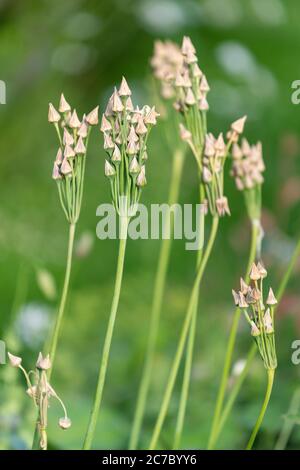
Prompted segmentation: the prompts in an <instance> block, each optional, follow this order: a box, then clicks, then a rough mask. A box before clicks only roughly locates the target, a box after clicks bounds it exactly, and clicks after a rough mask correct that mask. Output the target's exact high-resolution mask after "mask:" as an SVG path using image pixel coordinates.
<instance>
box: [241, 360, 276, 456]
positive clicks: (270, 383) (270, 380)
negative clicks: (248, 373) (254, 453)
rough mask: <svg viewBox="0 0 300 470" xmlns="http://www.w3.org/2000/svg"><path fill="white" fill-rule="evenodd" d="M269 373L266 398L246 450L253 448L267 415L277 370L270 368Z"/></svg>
mask: <svg viewBox="0 0 300 470" xmlns="http://www.w3.org/2000/svg"><path fill="white" fill-rule="evenodd" d="M267 373H268V384H267V390H266V394H265V399H264V402H263V405H262V407H261V410H260V413H259V416H258V418H257V421H256V423H255V426H254V429H253V431H252V434H251V437H250V439H249V442H248V444H247V447H246V450H251V449H252V446H253V444H254V441H255V438H256V436H257V433H258V431H259V428H260V426H261V423H262V421H263V419H264V416H265V413H266V411H267V407H268V403H269V400H270V397H271V393H272V388H273V382H274V374H275V370H274V369H268V370H267Z"/></svg>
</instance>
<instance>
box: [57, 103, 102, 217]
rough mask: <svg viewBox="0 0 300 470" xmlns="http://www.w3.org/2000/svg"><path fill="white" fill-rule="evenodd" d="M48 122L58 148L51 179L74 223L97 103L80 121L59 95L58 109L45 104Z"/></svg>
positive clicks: (81, 191)
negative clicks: (56, 139) (57, 142)
mask: <svg viewBox="0 0 300 470" xmlns="http://www.w3.org/2000/svg"><path fill="white" fill-rule="evenodd" d="M48 121H49V122H50V123H52V124H53V125H54V127H55V129H56V132H57V135H58V139H59V148H58V151H57V154H56V158H55V161H54V165H53V173H52V178H53V179H54V180H55V181H56V182H57V186H58V192H59V197H60V202H61V205H62V208H63V211H64V213H65V215H66V218H67V220H68V221H69V222H70V223H73V224H75V223H76V222H77V220H78V218H79V214H80V208H81V202H82V194H83V182H84V172H85V160H86V153H87V147H88V140H89V135H90V130H91V127H92V126H95V125H97V124H98V106H97V107H96V108H95V109H93V110H92V111H91V112H90V113H89V114H88V115H87V116H86V115H84V116H83V117H82V119H81V120H80V119H79V118H78V115H77V112H76V109H73V110H72V109H71V106H70V104H69V103H68V102H67V101H66V99H65V97H64V95H63V94H62V95H61V98H60V103H59V107H58V111H57V110H56V109H55V108H54V106H53V104H51V103H50V104H49V111H48Z"/></svg>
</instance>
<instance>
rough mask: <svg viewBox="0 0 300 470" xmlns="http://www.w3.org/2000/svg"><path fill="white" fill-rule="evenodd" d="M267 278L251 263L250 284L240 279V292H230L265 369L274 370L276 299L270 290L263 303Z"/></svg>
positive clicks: (260, 265)
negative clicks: (244, 319) (243, 316)
mask: <svg viewBox="0 0 300 470" xmlns="http://www.w3.org/2000/svg"><path fill="white" fill-rule="evenodd" d="M266 277H267V271H266V269H265V268H264V266H263V265H262V264H261V263H260V262H258V263H257V264H255V263H253V264H252V267H251V271H250V274H249V278H250V284H249V285H248V284H247V283H246V282H245V281H244V280H243V279H242V278H241V279H240V290H239V291H238V292H236V291H235V290H232V295H233V298H234V303H235V305H236V306H237V307H239V308H241V309H242V310H243V312H244V315H245V318H246V320H247V322H248V323H249V325H250V327H251V335H252V337H253V338H254V340H255V342H256V343H257V346H258V350H259V353H260V355H261V358H262V360H263V362H264V366H265V368H266V369H276V367H277V357H276V348H275V336H274V309H275V306H276V304H277V299H276V297H275V295H274V293H273V290H272V288H270V289H269V292H268V296H267V299H266V300H265V301H264V293H263V281H264V279H265V278H266Z"/></svg>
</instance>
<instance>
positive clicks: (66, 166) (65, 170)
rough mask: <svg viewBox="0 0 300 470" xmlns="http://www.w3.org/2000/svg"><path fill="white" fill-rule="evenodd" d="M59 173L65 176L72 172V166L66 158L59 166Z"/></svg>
mask: <svg viewBox="0 0 300 470" xmlns="http://www.w3.org/2000/svg"><path fill="white" fill-rule="evenodd" d="M60 172H61V174H63V175H65V176H67V175H70V174H71V173H72V167H71V165H70V163H69V162H68V160H67V159H66V158H64V159H63V162H62V164H61V167H60Z"/></svg>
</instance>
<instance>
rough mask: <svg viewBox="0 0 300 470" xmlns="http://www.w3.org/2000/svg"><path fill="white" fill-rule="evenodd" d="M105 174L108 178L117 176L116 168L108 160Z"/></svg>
mask: <svg viewBox="0 0 300 470" xmlns="http://www.w3.org/2000/svg"><path fill="white" fill-rule="evenodd" d="M104 173H105V176H107V177H108V178H110V177H112V176H115V174H116V170H115V168H114V167H113V166H112V165H111V164H110V163H109V161H108V160H105V167H104Z"/></svg>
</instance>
